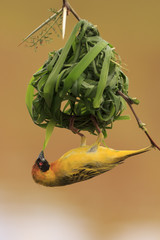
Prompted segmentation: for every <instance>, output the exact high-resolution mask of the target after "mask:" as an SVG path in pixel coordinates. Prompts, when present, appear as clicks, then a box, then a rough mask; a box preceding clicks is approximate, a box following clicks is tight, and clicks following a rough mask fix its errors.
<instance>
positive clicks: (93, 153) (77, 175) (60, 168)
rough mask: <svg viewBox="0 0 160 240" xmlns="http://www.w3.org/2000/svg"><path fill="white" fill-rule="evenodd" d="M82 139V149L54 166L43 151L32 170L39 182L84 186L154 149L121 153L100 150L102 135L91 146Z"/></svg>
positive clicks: (43, 183) (54, 184)
mask: <svg viewBox="0 0 160 240" xmlns="http://www.w3.org/2000/svg"><path fill="white" fill-rule="evenodd" d="M81 139H82V140H81V146H80V147H79V148H75V149H72V150H70V151H68V152H67V153H65V154H64V155H63V156H62V157H61V158H59V159H58V160H56V161H54V162H52V163H50V164H49V163H48V161H47V160H46V159H45V157H44V153H43V151H42V152H41V153H40V154H39V157H38V159H37V160H36V162H35V164H34V166H33V168H32V176H33V179H34V180H35V182H37V183H39V184H42V185H44V186H49V187H54V186H64V185H68V184H72V183H76V182H81V181H84V180H87V179H90V178H92V177H95V176H97V175H99V174H101V173H104V172H107V171H109V170H111V169H112V168H114V167H115V166H117V165H118V164H119V163H120V162H122V161H124V160H125V159H126V158H128V157H131V156H134V155H137V154H141V153H144V152H147V151H149V150H151V149H152V148H153V146H149V147H146V148H143V149H140V150H131V151H129V150H126V151H118V150H114V149H111V148H108V147H103V146H100V144H101V142H102V139H103V136H102V134H101V133H100V134H99V136H98V138H97V141H96V142H95V143H94V144H92V145H90V146H87V145H86V144H85V142H86V139H85V137H84V136H82V138H81Z"/></svg>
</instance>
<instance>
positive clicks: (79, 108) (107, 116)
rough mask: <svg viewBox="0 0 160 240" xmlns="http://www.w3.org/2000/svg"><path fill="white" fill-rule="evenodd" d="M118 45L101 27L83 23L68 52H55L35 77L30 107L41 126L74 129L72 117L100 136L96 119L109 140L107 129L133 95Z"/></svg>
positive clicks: (29, 92)
mask: <svg viewBox="0 0 160 240" xmlns="http://www.w3.org/2000/svg"><path fill="white" fill-rule="evenodd" d="M117 59H118V55H117V54H116V52H115V50H114V47H113V46H112V45H111V44H109V43H108V42H106V41H105V40H103V39H102V38H101V37H100V35H99V32H98V30H97V28H96V27H95V26H94V25H92V24H91V23H89V22H87V21H86V20H80V21H79V22H78V23H77V25H76V26H75V28H74V30H73V32H72V33H71V35H70V38H69V40H68V41H67V43H66V45H65V46H64V48H63V49H60V50H58V51H54V52H51V53H49V58H48V60H47V61H46V63H45V64H44V65H43V66H42V67H41V68H40V69H39V70H38V71H37V72H36V73H35V74H34V75H33V77H32V79H31V81H30V84H29V86H28V90H27V96H26V103H27V107H28V110H29V112H30V115H31V117H32V119H33V121H34V123H35V124H37V125H39V126H40V127H44V128H46V127H47V125H48V123H49V122H50V121H51V120H52V121H54V123H55V126H56V127H61V128H69V124H70V119H71V116H75V121H74V126H75V127H76V128H77V129H79V130H84V131H88V132H90V133H91V134H95V130H96V127H95V126H94V124H93V122H92V120H91V116H94V117H95V118H96V120H97V123H98V126H99V128H100V129H101V130H102V131H103V134H104V136H106V129H107V128H112V123H113V122H114V121H115V120H118V119H126V118H127V117H126V116H121V113H122V111H123V110H124V108H125V103H124V100H123V98H122V97H121V96H119V95H118V93H117V91H118V90H120V91H121V92H122V93H124V94H125V95H128V78H127V76H126V75H125V74H124V73H123V72H122V70H121V67H120V64H118V61H117Z"/></svg>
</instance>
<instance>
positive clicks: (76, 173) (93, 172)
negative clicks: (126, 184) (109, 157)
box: [60, 164, 109, 185]
mask: <svg viewBox="0 0 160 240" xmlns="http://www.w3.org/2000/svg"><path fill="white" fill-rule="evenodd" d="M108 170H109V169H106V168H105V167H98V168H97V167H95V166H94V165H93V164H86V165H84V166H83V167H81V168H79V169H73V170H72V172H71V173H69V174H68V173H67V174H64V175H63V176H62V177H61V180H60V182H61V185H67V184H72V183H76V182H81V181H84V180H87V179H90V178H93V177H95V176H97V175H99V174H101V173H104V172H106V171H108Z"/></svg>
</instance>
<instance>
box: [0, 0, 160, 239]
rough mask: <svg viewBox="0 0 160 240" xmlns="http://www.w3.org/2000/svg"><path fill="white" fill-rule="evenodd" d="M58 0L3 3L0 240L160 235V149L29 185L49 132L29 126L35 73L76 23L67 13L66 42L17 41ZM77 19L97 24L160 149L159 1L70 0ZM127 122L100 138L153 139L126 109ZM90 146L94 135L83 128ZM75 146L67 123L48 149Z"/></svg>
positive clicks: (113, 143) (138, 142)
mask: <svg viewBox="0 0 160 240" xmlns="http://www.w3.org/2000/svg"><path fill="white" fill-rule="evenodd" d="M61 2H62V1H60V0H52V1H51V0H46V1H37V0H34V1H32V0H28V1H20V0H14V1H9V2H8V1H4V0H2V1H1V4H0V5H1V7H0V18H1V21H0V22H1V34H0V36H1V37H0V53H1V54H0V57H1V80H0V81H1V94H0V98H1V99H0V104H1V118H0V121H1V160H0V163H1V170H0V239H3V240H10V239H12V240H20V239H21V240H28V239H30V240H32V239H34V240H36V239H38V240H43V239H45V240H49V239H56V240H62V239H66V240H73V239H76V240H90V239H92V240H95V239H100V240H105V239H110V240H121V239H123V240H127V239H130V240H135V239H136V240H140V239H141V240H143V239H145V240H158V239H160V174H159V171H160V170H159V169H160V153H159V152H158V151H156V150H155V151H154V150H153V151H151V152H148V153H146V154H144V155H139V156H136V157H132V158H130V159H128V160H126V162H125V163H124V164H122V165H120V166H118V167H117V168H115V169H113V170H112V171H110V172H108V173H105V174H102V175H101V176H98V177H96V178H93V179H91V180H88V181H86V182H82V183H78V184H73V185H70V186H66V187H60V188H46V187H43V186H40V185H37V184H35V183H34V181H33V180H32V177H31V168H32V165H33V163H34V161H35V160H36V158H37V156H38V154H39V152H40V151H41V149H42V146H43V141H44V136H45V131H44V130H43V129H41V128H39V127H37V126H36V125H34V124H33V122H32V120H31V118H30V116H29V113H28V112H27V108H26V106H25V94H26V89H27V85H28V83H29V80H30V78H31V77H32V74H33V73H35V71H36V70H37V69H38V68H39V67H40V66H41V65H42V64H43V63H44V62H45V60H46V59H47V58H48V52H49V51H52V50H56V49H59V48H61V47H63V46H64V44H65V42H66V40H67V38H68V36H69V34H70V33H71V31H72V28H73V26H74V25H75V24H76V23H77V21H76V19H75V18H74V17H73V16H72V15H70V16H69V17H68V18H67V30H66V31H67V33H66V38H65V40H61V38H57V37H55V38H54V41H53V42H52V43H51V44H49V45H44V46H42V47H40V48H39V49H38V51H37V52H35V51H34V49H32V48H27V47H25V46H24V45H22V46H20V47H17V45H18V44H19V43H20V42H21V41H22V39H23V38H24V37H25V36H26V35H28V34H29V33H30V32H31V31H32V30H34V29H35V28H36V27H37V26H39V25H40V24H41V23H42V22H43V21H44V20H45V19H47V18H48V17H49V16H50V13H49V12H48V9H49V8H56V9H57V10H58V9H59V8H60V7H61V5H62V3H61ZM69 2H70V4H71V5H72V7H73V8H74V9H75V10H76V12H77V13H78V14H79V16H80V17H81V18H85V19H87V20H89V21H90V22H92V23H93V24H95V25H97V26H98V29H99V31H100V33H101V36H102V37H103V38H104V39H105V40H107V41H109V42H110V43H111V44H112V45H113V46H115V47H116V50H117V52H118V53H119V55H120V56H121V58H122V60H123V62H124V63H126V64H127V68H128V70H129V71H128V73H127V75H128V77H129V80H130V85H129V95H130V96H132V97H137V98H138V99H139V100H140V105H139V106H135V110H136V112H137V114H138V116H139V117H140V118H141V120H142V121H144V122H145V123H146V124H147V128H148V130H149V132H150V134H151V136H152V137H153V139H154V140H155V141H156V142H157V144H159V145H160V137H159V134H160V124H159V123H160V108H159V103H160V101H159V95H160V93H159V91H160V31H159V29H160V15H159V9H160V1H159V0H152V1H151V0H148V1H145V0H134V1H127V0H121V1H119V0H114V1H106V0H99V1H96V0H93V1H90V0H81V1H78V0H77V1H73V0H70V1H69ZM125 113H126V114H130V116H131V120H129V121H128V120H126V121H119V122H118V121H117V122H115V123H114V127H113V129H112V130H109V131H108V138H107V139H106V144H107V145H108V146H110V147H112V148H115V149H138V148H141V147H145V146H147V145H149V141H148V139H147V138H146V136H145V134H144V133H143V132H142V131H141V130H140V129H139V128H138V126H137V123H136V121H135V119H134V117H133V115H132V114H131V112H130V110H129V109H128V110H126V112H125ZM86 136H87V139H88V143H92V142H93V141H95V137H94V136H89V134H86ZM79 144H80V138H79V137H78V136H77V135H74V134H73V133H71V132H70V131H68V130H65V129H55V131H54V133H53V135H52V138H51V141H50V142H49V144H48V146H47V148H46V152H45V155H46V158H47V160H48V161H53V160H56V159H57V158H59V157H60V156H61V155H62V154H63V153H65V152H66V151H68V150H70V149H71V148H74V147H77V146H79Z"/></svg>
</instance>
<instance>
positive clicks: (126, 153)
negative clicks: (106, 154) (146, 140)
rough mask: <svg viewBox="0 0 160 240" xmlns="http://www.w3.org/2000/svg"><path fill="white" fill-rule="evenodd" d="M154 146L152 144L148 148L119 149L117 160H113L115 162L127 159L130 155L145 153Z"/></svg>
mask: <svg viewBox="0 0 160 240" xmlns="http://www.w3.org/2000/svg"><path fill="white" fill-rule="evenodd" d="M153 148H154V146H152V145H151V146H148V147H146V148H142V149H139V150H123V151H117V152H116V154H117V158H116V159H115V160H113V162H114V163H118V162H121V161H123V160H125V159H126V158H128V157H131V156H134V155H138V154H141V153H144V152H148V151H150V150H151V149H153Z"/></svg>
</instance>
